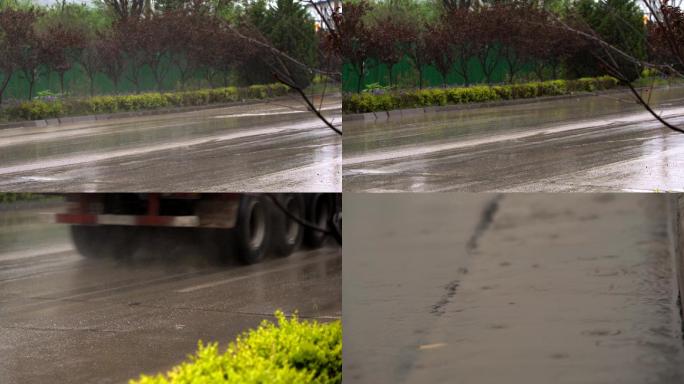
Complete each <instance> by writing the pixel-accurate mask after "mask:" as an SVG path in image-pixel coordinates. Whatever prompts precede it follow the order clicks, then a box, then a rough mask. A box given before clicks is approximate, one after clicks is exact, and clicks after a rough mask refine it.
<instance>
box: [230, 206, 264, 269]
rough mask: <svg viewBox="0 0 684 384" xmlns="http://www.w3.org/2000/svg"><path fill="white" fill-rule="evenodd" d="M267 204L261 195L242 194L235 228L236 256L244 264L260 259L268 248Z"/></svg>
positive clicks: (256, 261)
mask: <svg viewBox="0 0 684 384" xmlns="http://www.w3.org/2000/svg"><path fill="white" fill-rule="evenodd" d="M269 222H270V221H269V206H268V203H267V201H266V200H265V199H264V198H263V197H261V196H249V195H248V196H244V197H243V198H242V201H241V202H240V208H239V213H238V222H237V226H236V228H235V231H236V239H235V241H236V244H237V251H238V257H239V258H240V260H241V261H242V262H244V263H246V264H254V263H258V262H259V261H261V260H262V259H263V258H264V256H265V255H266V251H267V250H268V246H269V242H270V237H271V228H270V225H269Z"/></svg>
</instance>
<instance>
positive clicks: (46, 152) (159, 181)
mask: <svg viewBox="0 0 684 384" xmlns="http://www.w3.org/2000/svg"><path fill="white" fill-rule="evenodd" d="M314 101H316V102H317V105H318V104H319V103H320V100H314ZM320 106H321V108H322V110H323V113H324V115H326V116H327V117H329V118H330V119H332V120H333V122H334V123H335V124H336V125H341V115H340V109H341V99H340V97H339V95H336V96H335V95H333V96H326V97H325V98H324V100H323V102H322V104H320ZM341 156H342V140H341V138H340V137H339V136H338V135H337V134H335V133H334V132H333V131H331V130H330V129H329V128H327V127H326V126H325V125H324V124H323V123H322V122H321V121H320V120H318V119H317V118H316V117H315V116H314V115H313V114H312V113H310V112H307V111H306V110H305V108H304V104H303V102H302V101H301V100H300V99H298V98H297V97H296V96H288V97H284V98H279V99H276V100H273V101H269V102H265V103H264V102H262V103H256V104H246V105H237V106H231V107H224V108H213V109H207V110H202V111H194V112H183V113H168V114H162V115H155V116H144V117H131V118H120V119H114V120H105V121H93V122H79V123H72V124H64V125H60V126H50V127H41V128H37V127H24V128H12V129H3V130H0V191H25V192H28V191H36V192H45V191H51V192H87V191H101V192H120V191H129V192H159V191H164V192H194V191H197V192H215V191H230V192H308V191H317V192H323V191H340V190H341Z"/></svg>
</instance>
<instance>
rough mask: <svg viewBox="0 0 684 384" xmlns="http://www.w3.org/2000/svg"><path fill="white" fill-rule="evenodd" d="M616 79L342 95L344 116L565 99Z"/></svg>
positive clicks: (613, 83)
mask: <svg viewBox="0 0 684 384" xmlns="http://www.w3.org/2000/svg"><path fill="white" fill-rule="evenodd" d="M617 85H618V81H617V79H615V78H613V77H610V76H603V77H595V78H582V79H577V80H551V81H543V82H530V83H522V84H509V85H495V86H487V85H479V86H472V87H454V88H447V89H422V90H413V91H406V90H404V91H400V92H384V93H371V92H363V93H360V94H351V95H350V94H347V95H344V98H343V100H342V108H343V110H344V112H345V113H365V112H376V111H390V110H392V109H397V108H419V107H429V106H441V105H447V104H466V103H482V102H486V101H496V100H513V99H527V98H533V97H540V96H558V95H566V94H569V93H572V92H593V91H596V90H604V89H610V88H614V87H616V86H617Z"/></svg>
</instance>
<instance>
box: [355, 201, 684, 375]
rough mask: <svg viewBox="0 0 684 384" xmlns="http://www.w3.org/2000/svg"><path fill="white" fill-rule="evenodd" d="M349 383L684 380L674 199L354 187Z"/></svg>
mask: <svg viewBox="0 0 684 384" xmlns="http://www.w3.org/2000/svg"><path fill="white" fill-rule="evenodd" d="M344 200H345V201H344V205H345V220H346V223H345V229H344V230H345V232H346V233H345V234H344V236H345V239H346V244H345V249H344V252H345V259H344V265H343V268H344V278H343V288H342V289H343V306H344V319H343V321H344V329H345V332H344V343H345V346H344V362H345V365H344V369H345V372H344V375H345V383H380V382H395V383H478V384H479V383H486V384H489V383H492V384H494V383H496V384H499V383H520V384H528V383H534V384H536V383H540V384H541V383H673V384H674V383H681V382H682V380H684V368H682V367H683V366H684V365H683V363H684V355H683V354H682V339H681V321H680V318H679V314H678V307H677V302H676V291H677V286H676V278H675V276H674V269H673V267H672V264H673V259H672V256H671V253H670V249H669V248H668V247H669V244H670V243H669V241H668V240H669V239H668V233H667V226H666V224H667V221H666V216H667V212H666V209H667V208H666V207H667V204H666V201H665V197H664V196H662V195H656V194H622V195H606V194H604V195H595V194H571V195H555V194H554V195H549V194H522V195H520V194H505V195H493V194H478V195H472V194H457V193H452V194H431V195H415V194H414V195H411V196H408V195H384V196H383V195H360V194H345V196H344Z"/></svg>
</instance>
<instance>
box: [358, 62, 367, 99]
mask: <svg viewBox="0 0 684 384" xmlns="http://www.w3.org/2000/svg"><path fill="white" fill-rule="evenodd" d="M365 71H366V66H365V63H364V62H362V63H361V64H360V65H359V72H358V73H359V80H358V81H357V82H356V93H361V85H363V74H364V72H365Z"/></svg>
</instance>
